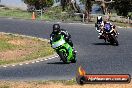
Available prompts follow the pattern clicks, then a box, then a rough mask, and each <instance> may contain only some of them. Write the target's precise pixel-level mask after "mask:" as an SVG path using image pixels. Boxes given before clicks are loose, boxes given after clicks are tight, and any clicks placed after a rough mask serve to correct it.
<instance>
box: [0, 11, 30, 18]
mask: <svg viewBox="0 0 132 88" xmlns="http://www.w3.org/2000/svg"><path fill="white" fill-rule="evenodd" d="M31 16H32V14H31V13H28V12H27V11H22V10H19V9H0V17H14V18H24V19H31Z"/></svg>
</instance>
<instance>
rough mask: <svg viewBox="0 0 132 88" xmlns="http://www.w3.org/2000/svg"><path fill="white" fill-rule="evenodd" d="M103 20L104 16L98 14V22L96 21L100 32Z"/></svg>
mask: <svg viewBox="0 0 132 88" xmlns="http://www.w3.org/2000/svg"><path fill="white" fill-rule="evenodd" d="M102 22H103V18H102V16H97V22H96V23H95V27H96V30H97V31H98V32H99V33H100V26H101V24H102Z"/></svg>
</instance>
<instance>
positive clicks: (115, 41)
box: [112, 35, 119, 46]
mask: <svg viewBox="0 0 132 88" xmlns="http://www.w3.org/2000/svg"><path fill="white" fill-rule="evenodd" d="M112 38H113V42H114V44H115V45H116V46H118V45H119V43H118V41H117V39H116V37H115V36H114V35H112Z"/></svg>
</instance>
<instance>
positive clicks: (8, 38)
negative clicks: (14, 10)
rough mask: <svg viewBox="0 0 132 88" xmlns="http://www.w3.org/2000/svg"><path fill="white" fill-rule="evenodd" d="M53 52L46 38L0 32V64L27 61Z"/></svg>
mask: <svg viewBox="0 0 132 88" xmlns="http://www.w3.org/2000/svg"><path fill="white" fill-rule="evenodd" d="M52 54H54V51H53V49H52V48H51V46H50V44H49V43H48V41H47V40H43V41H42V40H40V39H38V38H29V37H23V36H19V35H14V34H4V33H0V65H3V64H11V63H18V62H23V61H29V60H33V59H37V58H42V57H45V56H48V55H52Z"/></svg>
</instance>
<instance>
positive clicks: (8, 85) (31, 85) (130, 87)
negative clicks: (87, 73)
mask: <svg viewBox="0 0 132 88" xmlns="http://www.w3.org/2000/svg"><path fill="white" fill-rule="evenodd" d="M0 88H132V83H130V84H86V85H78V84H73V85H65V84H63V83H52V82H50V83H44V84H40V83H37V82H0Z"/></svg>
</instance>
